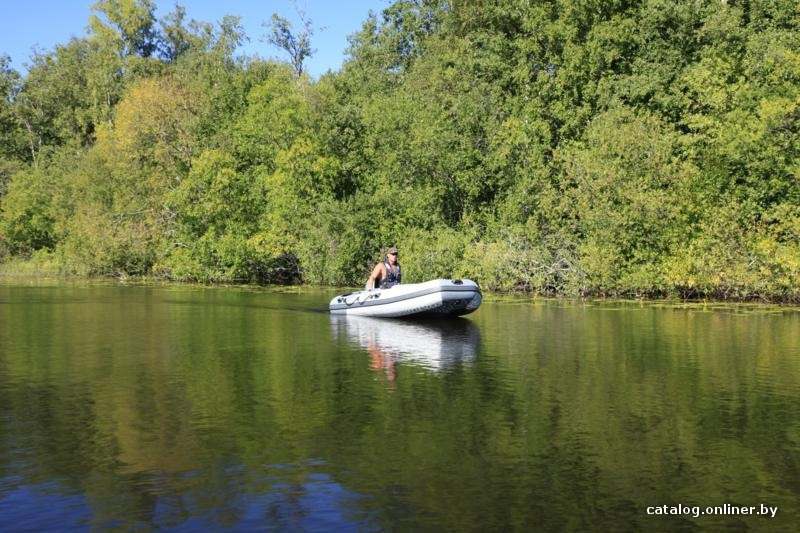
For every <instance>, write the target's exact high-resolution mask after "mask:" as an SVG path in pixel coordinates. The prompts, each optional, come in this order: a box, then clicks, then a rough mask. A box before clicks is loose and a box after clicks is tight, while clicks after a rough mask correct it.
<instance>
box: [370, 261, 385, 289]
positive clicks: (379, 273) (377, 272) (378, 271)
mask: <svg viewBox="0 0 800 533" xmlns="http://www.w3.org/2000/svg"><path fill="white" fill-rule="evenodd" d="M382 277H383V264H382V263H378V264H377V265H375V268H373V269H372V274H370V275H369V279H368V280H367V289H374V288H375V282H377V281H378V280H380V279H381V278H382Z"/></svg>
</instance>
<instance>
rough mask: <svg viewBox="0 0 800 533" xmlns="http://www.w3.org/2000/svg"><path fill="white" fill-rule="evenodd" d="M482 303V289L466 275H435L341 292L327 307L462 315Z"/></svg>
mask: <svg viewBox="0 0 800 533" xmlns="http://www.w3.org/2000/svg"><path fill="white" fill-rule="evenodd" d="M479 305H481V289H480V287H478V284H477V283H475V282H474V281H472V280H469V279H434V280H431V281H426V282H425V283H409V284H400V285H395V286H394V287H391V288H389V289H370V290H367V291H359V292H351V293H348V294H341V295H339V296H336V297H335V298H334V299H333V300H331V303H330V305H329V306H328V308H329V309H330V311H331V313H334V314H346V315H360V316H374V317H385V318H396V317H402V316H429V315H430V316H461V315H466V314H468V313H471V312H473V311H475V310H476V309H477V308H478V306H479Z"/></svg>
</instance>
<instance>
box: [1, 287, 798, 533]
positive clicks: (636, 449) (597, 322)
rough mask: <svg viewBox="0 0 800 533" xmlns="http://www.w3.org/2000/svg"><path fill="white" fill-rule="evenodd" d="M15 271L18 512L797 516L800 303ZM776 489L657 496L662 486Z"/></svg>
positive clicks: (228, 524)
mask: <svg viewBox="0 0 800 533" xmlns="http://www.w3.org/2000/svg"><path fill="white" fill-rule="evenodd" d="M330 296H332V293H331V292H330V291H328V292H326V291H314V290H312V291H309V290H304V291H292V290H287V291H266V290H246V289H237V288H194V287H144V286H134V287H126V286H116V285H81V284H78V285H68V284H60V285H58V284H56V285H49V286H46V285H41V284H40V285H28V286H13V285H8V284H6V285H0V530H8V529H28V530H43V529H44V530H48V529H50V530H55V529H58V530H64V529H70V528H74V529H86V528H107V527H117V528H124V529H150V528H170V529H177V530H197V529H207V528H214V529H219V528H239V529H250V528H260V529H308V530H331V529H336V530H359V531H360V530H366V531H371V530H383V529H392V530H411V529H414V530H417V529H426V530H430V529H448V530H477V529H481V530H487V529H494V530H500V529H509V528H512V529H532V528H535V527H539V528H542V529H548V530H558V529H568V530H575V529H594V530H605V531H607V530H620V529H622V530H631V529H664V530H667V529H684V530H692V529H698V528H710V529H719V528H720V527H723V526H729V527H730V528H731V529H734V530H740V529H747V528H750V529H764V528H770V529H786V530H793V529H794V528H795V527H796V525H797V523H798V520H799V519H800V312H798V311H792V310H789V309H783V310H781V309H775V308H758V307H741V306H729V307H719V308H708V307H706V308H704V307H699V306H695V307H689V306H676V305H648V304H644V305H640V304H630V303H628V304H622V303H606V302H599V303H598V302H595V303H591V304H585V303H570V302H561V301H541V300H536V301H533V302H531V301H522V300H517V301H510V302H495V303H492V302H489V303H485V304H484V305H483V306H482V307H481V309H480V310H479V311H478V312H477V313H475V314H474V315H471V316H470V317H469V318H467V319H460V320H457V321H451V322H411V323H409V322H395V321H378V320H374V319H373V320H370V319H361V320H358V319H356V320H352V319H351V320H333V319H332V317H331V316H330V315H328V314H327V313H326V312H322V311H321V309H323V308H324V307H325V305H326V304H327V301H328V299H329V298H330ZM725 503H729V504H736V505H756V506H758V505H759V504H762V503H763V504H767V505H770V506H777V507H778V508H779V510H778V514H777V515H776V517H775V518H774V519H769V518H764V517H758V516H757V517H743V516H728V517H708V516H700V517H693V516H691V515H688V516H687V515H685V516H682V517H671V518H664V517H655V516H648V515H647V514H646V509H647V507H648V506H654V505H666V504H669V505H677V504H683V505H688V506H693V505H698V506H702V507H705V506H714V505H723V504H725Z"/></svg>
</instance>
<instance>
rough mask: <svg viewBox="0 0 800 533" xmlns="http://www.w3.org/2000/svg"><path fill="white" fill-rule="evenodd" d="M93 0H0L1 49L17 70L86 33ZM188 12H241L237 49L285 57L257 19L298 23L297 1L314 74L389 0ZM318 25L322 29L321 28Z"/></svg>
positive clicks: (215, 6)
mask: <svg viewBox="0 0 800 533" xmlns="http://www.w3.org/2000/svg"><path fill="white" fill-rule="evenodd" d="M94 1H95V0H27V1H23V0H0V54H8V55H9V56H11V60H12V64H13V66H14V68H16V69H17V70H24V65H25V63H28V62H29V58H30V56H31V49H32V48H33V47H36V48H38V49H40V50H50V49H52V48H53V47H54V46H55V45H56V44H59V43H64V42H67V41H68V40H69V39H70V37H72V36H76V37H80V36H83V35H85V33H86V26H87V23H88V20H89V15H90V14H91V9H90V6H91V4H93V3H94ZM179 3H181V4H182V5H184V6H185V7H186V10H187V11H188V18H194V19H197V20H202V21H207V22H216V21H218V20H220V19H221V18H222V17H223V16H224V15H228V14H230V15H239V16H241V17H242V23H243V25H244V28H245V31H246V33H247V35H248V37H249V38H250V41H249V42H248V43H247V44H245V45H244V46H243V47H242V49H241V51H242V52H243V53H246V54H251V55H252V54H258V55H259V56H261V57H279V58H282V59H286V57H285V56H284V55H282V54H281V52H279V51H278V50H276V49H275V48H273V47H271V46H270V45H268V44H267V43H265V42H263V41H262V39H261V36H262V35H263V34H264V28H263V27H262V26H261V23H262V22H264V21H266V20H269V18H270V16H271V15H272V13H274V12H277V13H279V14H281V15H282V16H284V17H285V18H288V19H289V20H291V21H293V22H295V23H297V20H298V17H297V12H296V9H295V6H297V7H298V8H300V9H301V10H303V11H305V13H306V14H307V15H308V16H309V17H310V18H311V20H312V21H313V22H314V26H315V27H316V28H317V32H316V34H315V35H314V38H313V46H314V48H316V49H317V52H316V54H315V55H314V57H312V58H311V59H309V60H307V62H306V68H307V70H308V72H309V73H310V74H311V75H312V76H315V77H316V76H319V75H320V74H323V73H324V72H326V71H327V70H329V69H333V70H336V69H338V68H339V67H340V66H341V64H342V61H343V59H344V51H345V49H346V48H347V36H348V35H350V34H352V33H353V32H355V31H357V30H358V29H359V28H360V27H361V23H362V22H363V21H364V20H365V19H366V18H367V15H368V13H369V12H370V10H372V11H374V12H376V13H379V12H380V11H381V10H383V9H384V8H385V7H387V6H388V5H389V0H342V1H336V0H329V1H326V0H297V1H296V2H292V1H290V0H260V1H259V0H229V1H224V0H182V1H181V2H179ZM156 5H157V6H158V10H157V11H156V17H158V18H160V17H162V16H163V15H165V14H166V13H168V12H170V11H172V9H173V7H174V6H175V0H156ZM320 28H322V29H320Z"/></svg>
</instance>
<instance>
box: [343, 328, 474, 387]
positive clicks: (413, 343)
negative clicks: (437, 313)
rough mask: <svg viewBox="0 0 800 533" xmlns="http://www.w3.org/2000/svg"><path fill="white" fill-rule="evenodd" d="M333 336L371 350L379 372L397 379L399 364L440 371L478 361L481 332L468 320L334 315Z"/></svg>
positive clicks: (374, 366) (373, 364)
mask: <svg viewBox="0 0 800 533" xmlns="http://www.w3.org/2000/svg"><path fill="white" fill-rule="evenodd" d="M331 328H332V330H333V335H334V337H335V338H338V339H346V340H347V341H348V342H350V343H352V344H356V345H358V346H360V347H361V348H364V349H365V350H367V351H368V352H369V354H370V356H371V358H372V367H373V368H374V369H375V370H380V369H381V368H383V369H384V371H385V372H386V375H387V377H388V379H389V380H390V381H394V379H395V372H396V370H395V363H398V362H399V363H411V364H414V365H417V366H422V367H424V368H427V369H429V370H433V371H440V370H443V369H446V368H448V367H451V366H454V365H459V364H463V363H471V362H472V361H473V360H474V359H475V353H476V352H477V348H478V343H479V341H480V330H479V329H478V327H477V326H476V325H475V324H474V323H473V322H471V321H470V320H467V319H465V318H453V319H445V320H442V319H438V320H427V321H420V320H392V319H381V318H369V317H361V316H348V315H331Z"/></svg>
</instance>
